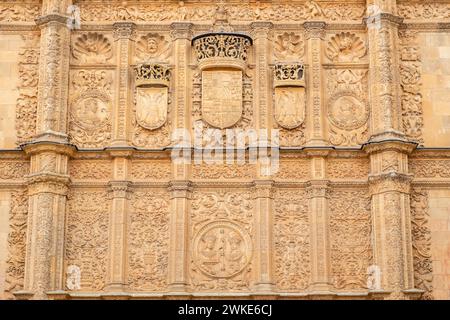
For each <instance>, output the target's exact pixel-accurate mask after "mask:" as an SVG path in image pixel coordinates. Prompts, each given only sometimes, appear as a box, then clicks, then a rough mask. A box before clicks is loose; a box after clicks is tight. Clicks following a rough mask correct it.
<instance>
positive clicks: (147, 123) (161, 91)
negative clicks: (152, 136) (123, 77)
mask: <svg viewBox="0 0 450 320" xmlns="http://www.w3.org/2000/svg"><path fill="white" fill-rule="evenodd" d="M167 101H168V88H167V87H150V88H137V92H136V121H137V123H138V124H139V125H140V126H142V127H144V128H145V129H149V130H155V129H158V128H160V127H162V126H163V125H164V124H165V123H166V121H167Z"/></svg>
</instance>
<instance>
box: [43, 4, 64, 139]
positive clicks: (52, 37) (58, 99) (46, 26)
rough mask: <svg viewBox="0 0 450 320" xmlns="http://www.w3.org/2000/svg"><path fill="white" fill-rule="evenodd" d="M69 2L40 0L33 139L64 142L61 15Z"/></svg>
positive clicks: (62, 18) (62, 24)
mask: <svg viewBox="0 0 450 320" xmlns="http://www.w3.org/2000/svg"><path fill="white" fill-rule="evenodd" d="M70 4H71V1H59V2H58V1H50V0H47V1H44V2H43V9H42V16H41V17H39V18H37V19H36V24H37V25H38V26H39V27H40V28H41V49H40V58H39V87H38V112H37V124H36V126H37V128H36V132H37V135H36V137H35V138H36V139H37V140H50V141H55V142H62V143H64V142H66V141H67V120H66V119H67V91H68V90H67V89H68V79H69V52H70V30H69V28H68V24H67V17H66V16H65V15H64V14H65V11H66V8H67V5H70Z"/></svg>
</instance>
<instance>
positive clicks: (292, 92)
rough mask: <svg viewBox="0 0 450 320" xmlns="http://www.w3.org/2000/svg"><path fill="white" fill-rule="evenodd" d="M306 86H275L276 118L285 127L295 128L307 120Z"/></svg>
mask: <svg viewBox="0 0 450 320" xmlns="http://www.w3.org/2000/svg"><path fill="white" fill-rule="evenodd" d="M305 105H306V99H305V88H304V87H278V88H275V114H274V116H275V120H276V122H277V123H278V124H279V125H280V126H281V127H283V128H286V129H295V128H297V127H299V126H300V125H301V124H302V123H303V122H304V121H305V107H306V106H305Z"/></svg>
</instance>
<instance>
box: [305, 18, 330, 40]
mask: <svg viewBox="0 0 450 320" xmlns="http://www.w3.org/2000/svg"><path fill="white" fill-rule="evenodd" d="M303 27H304V28H305V31H306V39H307V40H309V39H321V40H323V39H325V29H326V27H327V23H326V22H324V21H307V22H305V23H304V24H303Z"/></svg>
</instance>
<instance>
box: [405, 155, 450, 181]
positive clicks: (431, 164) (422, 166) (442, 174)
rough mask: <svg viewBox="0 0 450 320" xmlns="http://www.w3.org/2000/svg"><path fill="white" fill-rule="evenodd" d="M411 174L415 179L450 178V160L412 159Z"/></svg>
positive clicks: (410, 163)
mask: <svg viewBox="0 0 450 320" xmlns="http://www.w3.org/2000/svg"><path fill="white" fill-rule="evenodd" d="M409 169H410V172H411V173H413V174H414V177H415V178H422V179H423V178H450V160H448V159H415V158H413V159H411V160H410V162H409Z"/></svg>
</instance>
